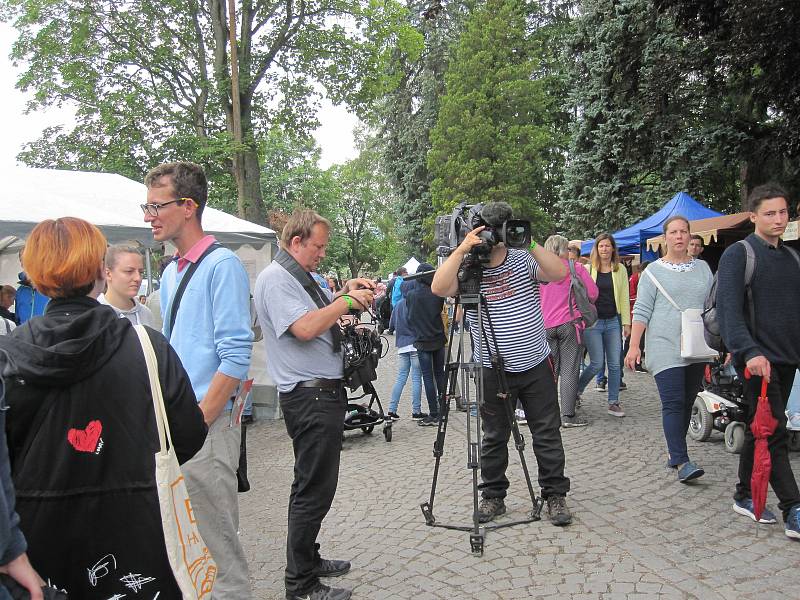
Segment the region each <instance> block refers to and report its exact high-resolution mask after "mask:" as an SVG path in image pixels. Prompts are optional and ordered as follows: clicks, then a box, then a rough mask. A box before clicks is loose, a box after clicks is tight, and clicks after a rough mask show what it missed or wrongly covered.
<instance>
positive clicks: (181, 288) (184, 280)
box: [166, 242, 222, 339]
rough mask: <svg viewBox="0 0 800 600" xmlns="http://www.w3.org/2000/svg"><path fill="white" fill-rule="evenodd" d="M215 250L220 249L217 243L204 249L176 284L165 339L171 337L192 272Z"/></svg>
mask: <svg viewBox="0 0 800 600" xmlns="http://www.w3.org/2000/svg"><path fill="white" fill-rule="evenodd" d="M217 248H222V246H221V245H220V244H218V243H217V242H214V243H213V244H211V245H210V246H209V247H208V248H206V250H205V252H203V253H202V254H201V255H200V257H199V258H198V259H197V260H196V261H195V262H193V263H192V264H190V265H189V267H188V268H187V269H186V273H184V274H183V277H181V281H180V283H179V284H178V289H177V290H175V295H174V296H173V297H172V302H171V303H170V305H169V321H168V325H169V328H168V329H167V332H166V338H167V339H170V338H171V337H172V328H173V327H174V326H175V318H176V317H177V316H178V307H179V306H180V305H181V298H182V297H183V292H185V291H186V286H187V285H189V280H190V279H191V278H192V275H194V272H195V271H197V267H199V266H200V263H201V262H202V260H203V259H204V258H205V257H206V256H208V255H209V254H211V253H212V252H213V251H214V250H216V249H217Z"/></svg>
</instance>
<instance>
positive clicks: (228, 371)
mask: <svg viewBox="0 0 800 600" xmlns="http://www.w3.org/2000/svg"><path fill="white" fill-rule="evenodd" d="M188 269H189V267H188V266H187V267H186V268H184V269H183V270H182V271H181V272H180V273H178V266H177V261H175V262H172V263H170V265H169V266H168V267H167V268H166V270H165V271H164V275H162V277H161V288H160V289H161V316H162V318H163V319H164V335H167V333H168V331H167V328H168V327H169V323H168V321H169V316H168V315H169V313H170V310H171V307H172V298H173V296H174V295H175V291H176V289H177V287H178V285H179V283H180V280H181V278H182V277H183V275H184V274H185V273H186V271H188ZM167 338H168V339H169V342H170V344H171V345H172V347H173V348H174V349H175V351H176V352H177V353H178V356H179V357H180V359H181V362H182V363H183V366H184V368H185V369H186V372H187V373H188V374H189V379H190V380H191V382H192V389H193V390H194V393H195V395H196V396H197V401H198V402H199V401H200V400H202V399H203V397H204V396H205V395H206V392H207V391H208V386H209V385H210V384H211V379H212V378H213V377H214V374H215V373H216V372H217V371H219V372H220V373H223V374H225V375H228V376H229V377H233V378H236V379H246V378H247V371H248V369H249V368H250V357H251V351H252V347H253V331H252V329H251V328H250V281H249V279H248V277H247V272H246V271H245V270H244V266H242V263H241V262H240V261H239V258H238V257H237V256H236V255H235V254H234V253H233V252H231V251H230V250H228V249H227V248H219V249H217V250H214V252H212V253H211V254H209V255H208V256H206V257H205V258H204V259H203V261H202V262H201V263H200V266H199V267H198V268H197V271H195V273H194V275H192V279H191V280H190V281H189V285H188V286H186V290H185V291H184V293H183V298H182V299H181V304H180V308H178V314H177V316H176V318H175V327H174V329H173V331H172V335H171V336H169V335H167ZM230 408H231V403H230V402H228V404H227V406H226V410H228V409H230Z"/></svg>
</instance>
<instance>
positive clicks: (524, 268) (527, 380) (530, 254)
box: [431, 203, 572, 526]
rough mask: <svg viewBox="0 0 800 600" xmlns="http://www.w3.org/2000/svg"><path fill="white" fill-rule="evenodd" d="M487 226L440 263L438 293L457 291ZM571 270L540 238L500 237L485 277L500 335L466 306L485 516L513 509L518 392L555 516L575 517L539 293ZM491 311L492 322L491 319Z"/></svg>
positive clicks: (488, 307)
mask: <svg viewBox="0 0 800 600" xmlns="http://www.w3.org/2000/svg"><path fill="white" fill-rule="evenodd" d="M498 204H501V203H498ZM502 204H504V203H502ZM506 207H507V208H505V207H504V208H505V210H507V211H508V216H507V218H506V219H504V220H507V219H510V218H511V216H512V215H511V208H510V207H509V206H508V205H506ZM498 210H499V209H498ZM484 212H486V211H485V210H484V211H482V216H483V213H484ZM495 212H496V210H495ZM488 225H491V226H495V227H498V226H500V225H502V223H494V222H491V223H488ZM485 228H486V226H481V227H477V228H476V229H473V230H472V231H471V232H470V233H468V234H467V235H466V237H465V238H464V241H463V242H462V243H461V244H460V245H459V246H458V247H457V248H456V249H455V250H454V251H453V252H452V254H451V255H450V256H449V257H448V259H447V260H446V261H445V262H444V263H443V264H442V266H441V267H439V269H438V270H437V272H436V275H435V276H434V278H433V283H432V285H431V290H432V291H433V293H434V294H436V295H438V296H443V297H447V296H456V295H458V291H459V290H458V279H457V275H458V271H459V267H460V266H461V263H462V261H463V260H464V258H465V257H466V256H467V255H468V254H469V253H470V252H471V251H472V249H473V248H474V247H476V246H478V245H479V244H481V243H482V241H481V239H480V238H479V237H478V234H479V233H480V232H481V231H482V230H483V229H485ZM566 275H567V269H566V267H565V266H564V263H563V261H561V259H559V257H558V256H556V255H555V254H553V253H552V252H548V251H547V250H545V249H544V248H543V247H542V246H539V245H538V244H536V242H533V243H532V244H531V249H530V251H528V250H524V249H519V248H508V247H506V246H505V245H504V244H503V243H502V242H500V243H498V244H496V245H494V246H493V247H492V248H491V254H490V258H489V262H488V264H487V265H485V267H484V268H483V271H482V279H481V285H480V294H481V297H482V302H481V305H482V307H483V308H482V310H483V314H482V319H483V330H484V332H485V333H486V336H489V337H490V338H491V336H492V330H493V331H494V335H495V336H496V340H495V339H489V340H487V339H486V337H485V336H483V335H481V332H480V331H479V328H478V322H477V321H478V318H477V311H476V310H474V309H470V310H467V311H466V318H467V321H468V322H469V324H470V333H471V336H472V347H473V348H475V353H476V357H475V360H476V362H480V363H481V364H482V365H483V405H482V406H481V407H480V410H481V417H482V420H483V445H482V449H481V478H482V483H481V485H480V488H481V495H482V496H483V498H482V500H481V503H480V506H479V508H478V519H479V521H480V522H481V523H485V522H488V521H491V520H492V519H494V517H495V516H498V515H502V514H504V513H505V512H506V506H505V501H504V499H505V497H506V493H507V490H508V478H507V477H506V474H505V472H506V467H507V466H508V440H509V437H510V435H511V422H512V421H511V419H513V418H514V416H513V415H514V407H515V406H516V403H517V399H519V401H520V403H521V404H522V406H523V408H524V410H525V415H526V417H527V420H528V428H529V429H530V431H531V436H532V446H533V452H534V454H535V455H536V461H537V463H538V468H539V487H540V488H541V495H542V497H543V498H544V499H545V500H546V502H547V512H548V516H549V518H550V521H551V522H552V523H553V524H554V525H559V526H563V525H568V524H569V523H571V522H572V514H571V513H570V510H569V508H568V507H567V504H566V498H565V497H566V494H567V492H568V491H569V479H568V478H567V477H565V476H564V447H563V445H562V443H561V432H560V427H561V415H560V410H559V406H558V393H557V391H556V384H555V378H554V375H553V368H552V365H551V362H550V347H549V346H548V343H547V336H546V333H545V328H544V319H543V316H542V307H541V302H540V296H539V285H540V283H546V282H548V281H560V280H561V279H563V278H564V277H566ZM487 317H489V318H490V319H491V323H492V326H493V329H492V328H490V327H489V324H488V322H487ZM487 341H488V343H489V348H488V349H487V347H486V344H487ZM495 343H496V345H495ZM497 351H499V354H500V356H502V358H503V360H504V371H505V376H506V379H507V382H508V387H509V390H508V391H509V392H510V394H509V397H508V398H507V399H506V400H505V402H503V401H501V400H500V398H498V392H499V391H500V390H499V382H498V374H497V373H496V372H495V371H494V369H492V364H491V356H490V355H494V354H496V353H497Z"/></svg>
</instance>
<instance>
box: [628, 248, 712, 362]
mask: <svg viewBox="0 0 800 600" xmlns="http://www.w3.org/2000/svg"><path fill="white" fill-rule="evenodd" d="M647 271H649V272H651V273H652V274H653V275H655V277H656V279H658V282H659V283H660V284H661V285H662V286H663V287H664V289H665V290H666V291H667V293H668V294H669V295H670V296H671V297H672V299H673V300H674V301H675V303H676V304H677V305H678V306H680V307H681V310H686V309H687V308H703V301H704V300H705V298H706V295H707V294H708V290H709V289H710V288H711V279H712V275H711V269H709V268H708V264H706V262H705V261H702V260H697V261H695V266H694V268H693V269H692V270H691V271H687V272H684V273H678V272H676V271H673V270H672V269H669V268H668V267H665V266H663V265H662V264H660V263H659V262H654V263H653V264H651V265H650V266H649V267H647ZM647 271H645V272H644V273H642V274H641V276H640V277H639V288H638V291H637V294H636V304H634V305H633V322H634V323H636V322H637V321H638V322H639V323H644V324H645V325H646V326H647V331H646V332H645V349H646V351H645V367H646V368H647V370H648V371H650V373H652V374H653V375H657V374H658V373H660V372H661V371H664V370H666V369H671V368H672V367H684V366H686V365H688V364H691V363H696V362H708V361H705V360H703V359H690V358H681V313H680V312H679V311H678V310H677V309H676V308H675V307H674V306H672V304H670V302H669V300H667V299H666V298H665V297H664V295H663V294H662V293H661V292H659V291H658V288H657V287H656V284H655V283H653V280H652V279H651V278H650V276H649V275H647Z"/></svg>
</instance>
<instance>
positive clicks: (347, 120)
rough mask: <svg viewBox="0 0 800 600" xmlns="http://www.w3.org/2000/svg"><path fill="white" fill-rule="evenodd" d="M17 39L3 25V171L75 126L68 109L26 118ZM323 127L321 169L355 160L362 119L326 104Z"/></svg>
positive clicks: (0, 55) (0, 150) (0, 164)
mask: <svg viewBox="0 0 800 600" xmlns="http://www.w3.org/2000/svg"><path fill="white" fill-rule="evenodd" d="M14 39H16V33H15V31H14V29H13V28H12V27H11V26H10V25H7V24H5V23H0V90H2V93H0V114H2V116H3V135H2V136H0V168H2V167H8V166H13V165H14V164H16V163H17V161H16V156H17V154H18V153H19V152H20V150H21V149H22V146H23V145H24V144H25V142H29V141H33V140H35V139H37V138H38V137H39V134H40V133H41V131H42V130H43V129H44V128H45V127H48V126H51V125H65V126H66V127H70V126H71V125H72V123H73V113H72V111H70V110H68V109H50V110H47V111H38V112H36V113H35V114H29V115H25V114H23V113H24V110H25V102H26V96H25V95H24V94H22V93H21V92H20V91H19V90H17V89H16V87H15V83H16V80H17V78H18V76H19V73H20V71H21V69H18V68H15V67H14V66H13V65H12V64H11V60H10V59H9V58H8V56H9V54H10V52H11V45H12V43H13V41H14ZM319 120H320V122H321V123H322V125H321V127H320V128H319V129H317V130H316V131H315V132H314V137H315V138H316V140H317V143H318V144H319V146H320V147H321V148H322V156H321V158H320V166H321V167H323V168H327V167H329V166H330V165H331V164H334V163H341V162H344V161H346V160H348V159H350V158H354V157H355V149H354V146H353V128H354V127H355V126H356V125H357V123H358V119H357V118H356V117H355V116H354V115H352V114H350V113H348V112H347V110H346V109H345V108H343V107H336V106H333V105H332V104H331V103H330V102H328V101H324V102H323V103H322V109H321V111H320V114H319Z"/></svg>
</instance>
